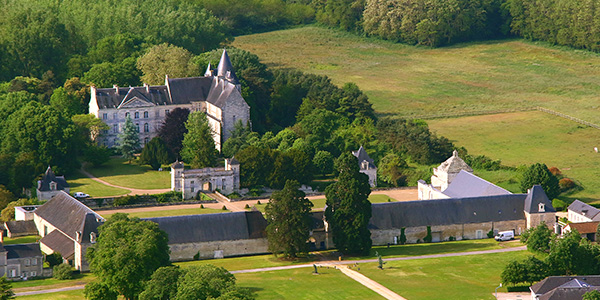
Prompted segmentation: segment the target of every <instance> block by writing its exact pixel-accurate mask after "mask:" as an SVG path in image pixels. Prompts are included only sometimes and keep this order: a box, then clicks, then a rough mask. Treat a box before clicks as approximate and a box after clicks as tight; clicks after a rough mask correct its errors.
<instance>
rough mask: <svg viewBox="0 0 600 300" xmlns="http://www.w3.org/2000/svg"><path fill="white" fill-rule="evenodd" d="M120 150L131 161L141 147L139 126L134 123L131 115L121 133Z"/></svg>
mask: <svg viewBox="0 0 600 300" xmlns="http://www.w3.org/2000/svg"><path fill="white" fill-rule="evenodd" d="M118 149H119V151H120V152H121V154H122V155H123V157H124V158H127V160H129V161H130V162H131V159H133V154H134V153H135V152H136V151H138V150H139V149H140V137H139V134H138V128H136V126H135V125H133V122H132V121H131V118H129V116H128V117H127V119H126V120H125V125H124V126H123V132H121V133H120V134H119V146H118Z"/></svg>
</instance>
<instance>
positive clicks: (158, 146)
mask: <svg viewBox="0 0 600 300" xmlns="http://www.w3.org/2000/svg"><path fill="white" fill-rule="evenodd" d="M174 160H175V159H173V155H171V153H170V151H169V148H167V145H166V144H165V142H164V141H163V140H162V139H161V138H159V137H154V138H153V139H151V140H150V142H148V144H146V146H144V149H143V150H142V154H140V161H141V163H143V164H147V165H150V167H152V169H154V170H158V168H160V165H161V164H168V163H171V162H173V161H174Z"/></svg>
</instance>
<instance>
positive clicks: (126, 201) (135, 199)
mask: <svg viewBox="0 0 600 300" xmlns="http://www.w3.org/2000/svg"><path fill="white" fill-rule="evenodd" d="M140 200H141V197H140V196H138V195H131V196H123V197H119V198H115V200H114V201H113V206H125V205H132V204H136V203H139V202H140Z"/></svg>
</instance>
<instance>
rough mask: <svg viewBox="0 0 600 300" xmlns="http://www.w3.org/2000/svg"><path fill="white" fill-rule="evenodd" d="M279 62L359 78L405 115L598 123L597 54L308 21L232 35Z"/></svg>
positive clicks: (382, 109) (379, 106) (379, 105)
mask: <svg viewBox="0 0 600 300" xmlns="http://www.w3.org/2000/svg"><path fill="white" fill-rule="evenodd" d="M233 45H234V46H236V47H238V48H242V49H245V50H248V51H250V52H253V53H255V54H257V55H258V56H259V57H260V58H261V59H262V60H263V62H265V63H266V64H267V65H269V66H271V67H276V68H296V69H300V70H302V71H305V72H309V73H314V74H320V75H327V76H329V77H330V78H332V80H333V82H334V83H336V84H338V85H342V84H344V83H346V82H354V83H356V84H357V85H358V86H359V87H360V88H361V89H362V90H363V91H365V93H366V94H367V95H368V96H369V98H370V100H371V102H372V103H373V107H374V108H375V110H376V112H378V113H380V114H396V115H402V116H422V115H437V114H440V113H465V112H466V113H469V112H477V111H489V110H499V109H515V108H517V109H518V108H524V107H532V106H543V107H546V108H550V109H554V110H558V111H560V112H563V113H566V114H569V115H573V116H576V117H578V118H581V119H584V120H587V121H590V122H594V123H598V124H600V114H598V113H597V110H598V107H599V105H600V102H599V101H598V100H599V96H598V95H600V85H599V84H598V82H600V55H598V54H596V53H591V52H588V51H583V50H572V49H567V48H559V47H551V46H547V45H546V44H541V43H534V42H528V41H525V40H521V39H509V40H499V41H485V42H472V43H465V44H457V45H454V46H450V47H443V48H436V49H430V48H425V47H416V46H408V45H403V44H398V43H393V42H388V41H382V40H378V39H374V38H364V37H359V36H357V35H354V34H351V33H347V32H343V31H339V30H333V29H326V28H322V27H316V26H306V27H300V28H294V29H288V30H280V31H273V32H266V33H260V34H253V35H247V36H240V37H236V39H235V42H234V43H233Z"/></svg>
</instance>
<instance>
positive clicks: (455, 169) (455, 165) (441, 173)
mask: <svg viewBox="0 0 600 300" xmlns="http://www.w3.org/2000/svg"><path fill="white" fill-rule="evenodd" d="M461 170H464V171H466V172H469V173H471V174H473V169H471V167H469V165H467V163H465V161H464V160H462V158H460V157H458V151H456V150H454V152H452V156H451V157H450V158H448V159H447V160H446V161H445V162H443V163H442V164H441V165H439V167H437V168H433V176H431V185H432V186H434V187H436V188H438V189H439V190H440V191H442V192H443V191H444V190H445V189H446V188H448V185H449V184H450V183H452V180H453V179H454V177H456V175H458V173H459V172H460V171H461Z"/></svg>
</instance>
